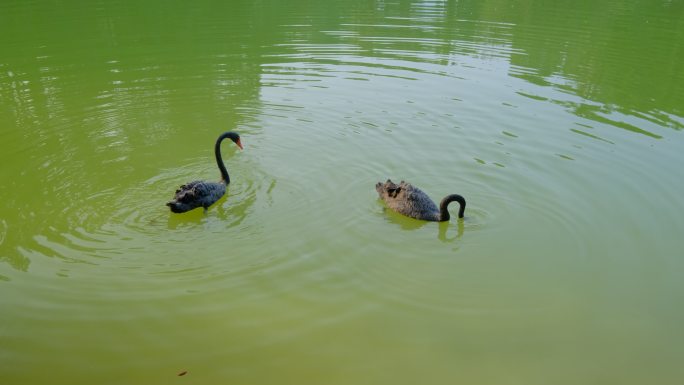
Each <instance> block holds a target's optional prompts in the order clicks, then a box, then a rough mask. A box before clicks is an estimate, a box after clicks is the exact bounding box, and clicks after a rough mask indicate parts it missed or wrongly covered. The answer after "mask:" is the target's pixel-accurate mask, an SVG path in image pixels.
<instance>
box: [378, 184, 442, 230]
mask: <svg viewBox="0 0 684 385" xmlns="http://www.w3.org/2000/svg"><path fill="white" fill-rule="evenodd" d="M375 190H377V192H378V195H380V198H381V199H382V200H384V201H385V203H386V204H387V207H389V208H391V209H392V210H394V211H397V212H398V213H400V214H403V215H406V216H408V217H412V218H416V219H421V220H426V221H438V220H440V216H439V208H438V207H437V205H436V204H435V202H433V201H432V199H430V197H429V196H427V194H425V193H424V192H423V191H422V190H421V189H419V188H418V187H414V186H413V185H411V184H410V183H406V182H404V181H401V183H399V184H395V183H392V181H391V180H389V179H388V180H387V182H385V183H377V184H376V185H375Z"/></svg>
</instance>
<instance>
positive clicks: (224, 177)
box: [214, 133, 230, 184]
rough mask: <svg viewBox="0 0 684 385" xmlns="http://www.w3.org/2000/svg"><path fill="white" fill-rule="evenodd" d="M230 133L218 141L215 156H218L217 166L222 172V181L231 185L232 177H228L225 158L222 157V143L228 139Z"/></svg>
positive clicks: (220, 137)
mask: <svg viewBox="0 0 684 385" xmlns="http://www.w3.org/2000/svg"><path fill="white" fill-rule="evenodd" d="M227 134H228V133H225V134H223V135H221V136H219V137H218V139H216V145H215V146H214V154H215V155H216V164H217V165H218V168H219V171H221V179H222V180H223V181H224V182H225V183H226V184H229V183H230V176H229V175H228V170H226V165H225V164H223V158H222V157H221V142H222V141H223V139H225V138H227V137H228V135H227Z"/></svg>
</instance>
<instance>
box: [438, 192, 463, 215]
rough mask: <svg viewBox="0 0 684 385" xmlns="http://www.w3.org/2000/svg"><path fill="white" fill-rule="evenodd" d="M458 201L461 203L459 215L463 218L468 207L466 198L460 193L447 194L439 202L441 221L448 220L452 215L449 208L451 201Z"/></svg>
mask: <svg viewBox="0 0 684 385" xmlns="http://www.w3.org/2000/svg"><path fill="white" fill-rule="evenodd" d="M454 201H456V202H458V204H459V205H461V208H460V209H459V210H458V217H459V218H463V213H464V212H465V207H466V201H465V198H463V197H462V196H460V195H458V194H451V195H447V196H445V197H444V199H442V202H441V203H440V204H439V220H440V221H442V222H443V221H448V220H449V218H451V216H450V215H449V210H448V209H447V207H448V206H449V203H451V202H454Z"/></svg>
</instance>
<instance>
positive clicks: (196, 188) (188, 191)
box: [176, 180, 209, 203]
mask: <svg viewBox="0 0 684 385" xmlns="http://www.w3.org/2000/svg"><path fill="white" fill-rule="evenodd" d="M208 192H209V187H208V186H207V184H206V183H205V182H203V181H200V180H196V181H192V182H190V183H186V184H184V185H182V186H180V189H179V190H176V201H177V202H182V203H190V202H195V201H197V200H198V199H199V198H201V197H203V196H205V195H207V193H208Z"/></svg>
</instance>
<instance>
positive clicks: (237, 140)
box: [226, 132, 242, 150]
mask: <svg viewBox="0 0 684 385" xmlns="http://www.w3.org/2000/svg"><path fill="white" fill-rule="evenodd" d="M226 138H228V139H230V140H232V141H233V143H235V144H236V145H237V146H238V147H240V150H242V143H241V142H240V135H239V134H238V133H237V132H228V133H226Z"/></svg>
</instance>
